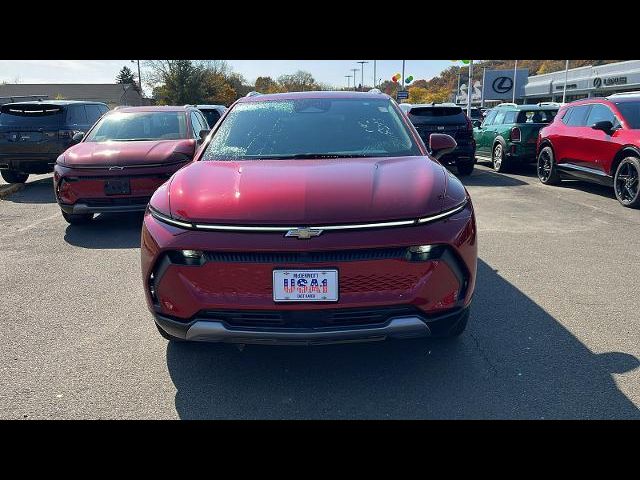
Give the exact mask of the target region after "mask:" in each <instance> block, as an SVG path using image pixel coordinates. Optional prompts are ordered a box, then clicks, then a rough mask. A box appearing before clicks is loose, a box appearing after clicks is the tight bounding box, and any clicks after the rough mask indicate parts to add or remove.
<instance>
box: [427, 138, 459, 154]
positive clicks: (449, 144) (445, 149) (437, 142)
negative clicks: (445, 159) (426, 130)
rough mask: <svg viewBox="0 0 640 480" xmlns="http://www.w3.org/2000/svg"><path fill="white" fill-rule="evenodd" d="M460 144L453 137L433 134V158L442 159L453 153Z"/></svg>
mask: <svg viewBox="0 0 640 480" xmlns="http://www.w3.org/2000/svg"><path fill="white" fill-rule="evenodd" d="M457 146H458V144H457V143H456V141H455V140H454V139H453V137H452V136H451V135H446V134H444V133H432V134H431V136H430V137H429V150H431V156H432V157H434V158H436V160H437V159H440V157H442V156H443V155H446V154H447V153H451V152H453V151H454V150H455V149H456V147H457Z"/></svg>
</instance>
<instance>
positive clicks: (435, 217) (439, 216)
mask: <svg viewBox="0 0 640 480" xmlns="http://www.w3.org/2000/svg"><path fill="white" fill-rule="evenodd" d="M466 206H467V199H466V198H465V200H464V201H463V202H462V203H461V204H460V205H458V206H456V207H453V208H450V209H449V210H446V211H444V212H442V213H439V214H437V215H431V216H430V217H423V218H419V219H418V223H428V222H434V221H436V220H442V219H443V218H446V217H450V216H451V215H454V214H456V213H458V212H460V211H462V210H464V207H466Z"/></svg>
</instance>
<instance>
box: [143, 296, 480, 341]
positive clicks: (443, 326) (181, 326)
mask: <svg viewBox="0 0 640 480" xmlns="http://www.w3.org/2000/svg"><path fill="white" fill-rule="evenodd" d="M470 308H471V304H469V305H467V306H466V307H464V308H456V309H454V310H450V311H447V312H444V313H441V314H437V315H426V314H423V313H419V310H418V309H416V308H415V307H412V306H410V305H409V306H407V305H399V306H392V307H379V310H380V311H382V312H384V311H385V310H389V311H391V310H393V309H395V310H396V311H397V314H390V315H387V319H386V321H384V322H382V323H369V324H365V323H360V324H350V325H328V326H323V327H313V326H311V327H306V328H305V326H300V325H296V326H295V327H290V328H282V327H269V326H268V327H256V326H249V325H246V326H236V327H235V328H234V326H232V325H229V324H227V323H226V322H225V321H224V319H222V318H220V314H221V312H223V311H218V315H217V318H214V317H207V316H202V317H198V316H196V317H195V318H194V319H192V320H190V321H188V322H181V321H178V320H175V319H173V318H170V317H167V316H164V315H159V314H157V313H154V321H155V322H156V324H157V325H158V326H159V327H160V328H162V330H164V331H165V332H167V333H168V334H169V335H172V336H174V337H178V338H185V337H186V335H187V331H188V330H189V329H190V328H191V327H192V326H193V325H194V324H195V323H196V322H202V321H208V320H209V321H212V322H220V321H222V322H223V323H225V325H228V327H230V328H232V329H235V330H238V331H244V332H256V333H264V332H283V331H290V332H298V333H304V332H309V333H312V332H318V331H323V332H330V331H340V330H343V329H345V328H349V327H353V328H366V327H374V326H375V327H379V326H382V325H385V324H388V323H389V322H390V321H391V320H392V319H393V318H401V317H407V316H414V317H418V318H420V319H421V320H422V321H424V322H425V324H427V325H428V326H429V329H430V331H431V332H432V334H433V336H446V335H447V333H448V332H449V331H450V330H451V329H452V328H453V327H454V326H455V325H457V324H458V322H460V321H462V320H463V319H464V317H465V316H466V315H468V314H469V310H470ZM405 309H406V310H407V312H409V311H411V312H412V313H402V312H403V311H404V310H405ZM332 310H335V311H338V310H339V309H332ZM348 310H351V311H354V310H362V311H364V310H367V311H374V310H375V308H369V309H343V311H344V312H347V311H348ZM227 312H229V313H230V314H233V313H232V312H238V311H227ZM247 312H253V313H254V314H255V313H259V312H260V311H256V310H253V311H247ZM262 312H263V315H265V316H268V315H274V314H275V315H279V314H282V313H284V311H277V310H264V311H262ZM294 312H295V314H297V315H300V318H301V319H302V320H301V321H304V320H303V319H304V317H305V316H310V315H311V314H313V312H314V311H313V310H306V311H304V310H302V311H294ZM315 312H319V313H320V314H322V313H323V312H326V311H322V310H321V311H315ZM287 313H288V314H290V313H291V311H288V312H287ZM316 315H318V313H316Z"/></svg>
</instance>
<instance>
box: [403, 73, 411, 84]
mask: <svg viewBox="0 0 640 480" xmlns="http://www.w3.org/2000/svg"><path fill="white" fill-rule="evenodd" d="M411 82H413V76H412V75H409V76H408V77H407V78H405V79H404V83H411Z"/></svg>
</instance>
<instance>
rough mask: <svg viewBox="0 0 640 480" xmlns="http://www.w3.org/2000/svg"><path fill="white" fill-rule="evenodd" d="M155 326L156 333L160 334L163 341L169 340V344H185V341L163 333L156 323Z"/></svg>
mask: <svg viewBox="0 0 640 480" xmlns="http://www.w3.org/2000/svg"><path fill="white" fill-rule="evenodd" d="M154 323H155V322H154ZM155 325H156V328H157V329H158V332H159V333H160V335H162V337H163V338H164V339H165V340H169V341H170V342H186V340H184V339H183V338H178V337H174V336H173V335H171V334H169V333H167V332H165V331H164V330H163V329H162V328H160V325H158V324H157V323H156V324H155Z"/></svg>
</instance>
